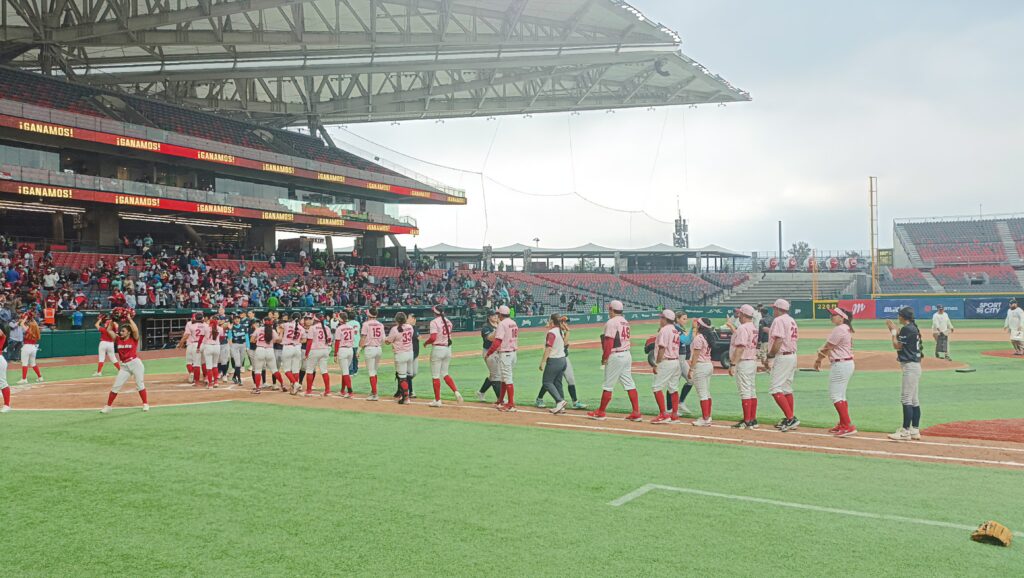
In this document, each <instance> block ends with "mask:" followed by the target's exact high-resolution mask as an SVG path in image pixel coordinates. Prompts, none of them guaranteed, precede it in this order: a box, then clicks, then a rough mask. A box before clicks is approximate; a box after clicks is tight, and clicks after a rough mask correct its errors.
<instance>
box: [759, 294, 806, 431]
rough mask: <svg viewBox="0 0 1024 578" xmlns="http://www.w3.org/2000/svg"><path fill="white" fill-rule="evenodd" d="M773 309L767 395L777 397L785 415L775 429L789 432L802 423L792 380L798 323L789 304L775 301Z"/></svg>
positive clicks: (778, 300)
mask: <svg viewBox="0 0 1024 578" xmlns="http://www.w3.org/2000/svg"><path fill="white" fill-rule="evenodd" d="M772 309H774V311H773V317H774V319H773V320H772V324H771V327H769V328H768V351H767V352H766V353H765V359H764V368H765V369H766V370H768V371H769V372H770V373H771V378H772V385H771V388H770V389H769V390H768V393H770V394H771V396H772V397H773V398H775V403H777V404H779V409H781V410H782V414H783V417H782V420H781V421H779V423H777V424H775V427H776V428H778V429H780V430H782V431H789V430H794V429H796V428H797V427H799V426H800V420H799V419H797V418H796V415H795V414H794V413H793V412H794V409H793V408H794V401H793V379H794V377H795V376H796V365H797V363H796V361H797V356H796V351H797V341H798V340H799V339H800V331H799V329H798V328H797V325H796V320H794V319H793V317H791V316H790V315H789V301H786V300H785V299H776V300H775V303H774V304H772Z"/></svg>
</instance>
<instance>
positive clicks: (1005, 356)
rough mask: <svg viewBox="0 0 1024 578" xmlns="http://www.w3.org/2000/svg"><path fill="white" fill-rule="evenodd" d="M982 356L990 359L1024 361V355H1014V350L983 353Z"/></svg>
mask: <svg viewBox="0 0 1024 578" xmlns="http://www.w3.org/2000/svg"><path fill="white" fill-rule="evenodd" d="M981 354H982V355H987V356H989V357H1002V358H1003V359H1021V360H1024V355H1014V354H1013V350H1012V349H999V350H996V351H982V352H981Z"/></svg>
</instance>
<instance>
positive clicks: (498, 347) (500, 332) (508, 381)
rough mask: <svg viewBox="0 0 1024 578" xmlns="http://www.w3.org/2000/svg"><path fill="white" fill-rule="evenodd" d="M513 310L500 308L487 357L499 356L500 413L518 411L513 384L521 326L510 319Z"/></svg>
mask: <svg viewBox="0 0 1024 578" xmlns="http://www.w3.org/2000/svg"><path fill="white" fill-rule="evenodd" d="M510 315H511V310H510V309H509V308H508V305H502V306H501V307H498V327H497V328H496V329H495V330H494V341H493V342H492V343H491V347H490V349H488V350H487V354H486V357H491V356H493V355H495V354H497V356H498V369H499V371H500V379H501V390H500V392H499V393H498V402H497V404H495V406H496V407H497V409H498V411H506V412H510V413H514V412H516V411H518V410H516V396H515V394H516V390H515V385H514V384H513V372H514V370H515V367H516V360H517V355H516V351H517V350H518V349H519V326H518V325H516V322H515V321H513V320H512V318H511V317H510ZM506 394H507V395H508V403H505V395H506Z"/></svg>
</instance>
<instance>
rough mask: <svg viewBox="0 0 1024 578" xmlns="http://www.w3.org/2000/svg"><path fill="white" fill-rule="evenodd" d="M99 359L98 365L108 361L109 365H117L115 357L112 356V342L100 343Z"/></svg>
mask: <svg viewBox="0 0 1024 578" xmlns="http://www.w3.org/2000/svg"><path fill="white" fill-rule="evenodd" d="M98 353H99V359H98V361H99V362H100V363H103V362H105V361H110V362H111V363H117V355H115V354H114V342H113V341H100V347H99V351H98Z"/></svg>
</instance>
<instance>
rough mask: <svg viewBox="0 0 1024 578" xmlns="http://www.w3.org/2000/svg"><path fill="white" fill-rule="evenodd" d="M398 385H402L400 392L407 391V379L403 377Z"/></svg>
mask: <svg viewBox="0 0 1024 578" xmlns="http://www.w3.org/2000/svg"><path fill="white" fill-rule="evenodd" d="M398 385H400V386H401V387H402V393H409V382H408V381H406V380H404V379H403V380H402V381H400V382H399V383H398Z"/></svg>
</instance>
